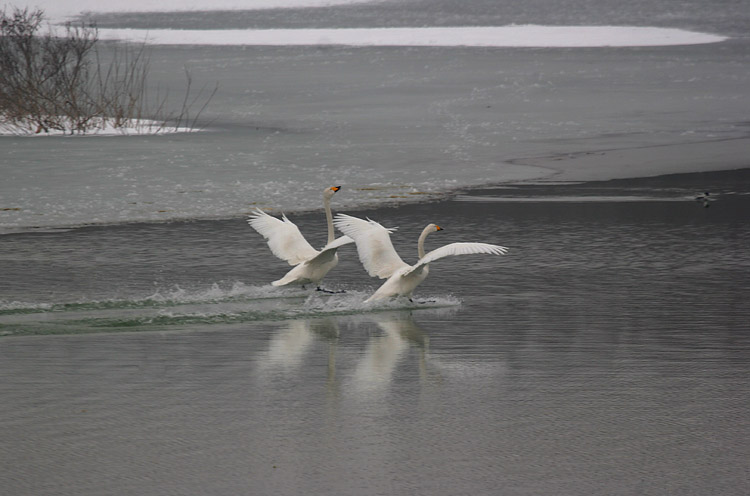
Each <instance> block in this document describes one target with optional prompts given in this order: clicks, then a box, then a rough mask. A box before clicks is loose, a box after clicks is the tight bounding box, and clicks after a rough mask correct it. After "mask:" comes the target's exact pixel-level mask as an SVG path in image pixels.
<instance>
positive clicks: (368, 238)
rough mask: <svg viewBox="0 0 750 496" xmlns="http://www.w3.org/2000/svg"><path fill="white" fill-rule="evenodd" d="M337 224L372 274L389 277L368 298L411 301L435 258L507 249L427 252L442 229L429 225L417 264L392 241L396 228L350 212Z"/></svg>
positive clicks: (473, 246)
mask: <svg viewBox="0 0 750 496" xmlns="http://www.w3.org/2000/svg"><path fill="white" fill-rule="evenodd" d="M334 225H335V226H336V227H337V228H338V229H339V230H340V231H341V232H343V233H344V234H345V235H347V236H349V237H350V238H352V239H353V240H354V242H355V243H356V245H357V253H358V254H359V260H360V261H361V262H362V265H363V266H364V267H365V270H366V271H367V273H368V274H370V276H372V277H379V278H381V279H387V280H386V281H385V282H384V283H383V285H382V286H380V288H378V290H377V291H375V293H374V294H373V295H372V296H370V297H369V298H368V299H367V300H366V301H374V300H380V299H383V298H390V297H393V296H406V297H407V298H409V300H410V301H411V295H412V293H413V292H414V289H415V288H416V287H417V286H419V284H421V283H422V281H424V280H425V278H426V277H427V274H428V273H429V264H430V262H434V261H435V260H439V259H441V258H444V257H449V256H454V255H473V254H481V253H485V254H490V255H503V254H505V253H506V252H507V251H508V249H507V248H506V247H504V246H499V245H492V244H488V243H450V244H447V245H445V246H441V247H440V248H437V249H435V250H432V251H431V252H429V253H425V251H424V243H425V239H426V238H427V235H428V234H430V233H433V232H437V231H442V230H443V229H442V228H441V227H439V226H437V225H435V224H428V225H427V227H425V228H424V230H423V231H422V234H420V235H419V240H418V241H417V253H418V254H419V260H418V261H417V263H415V264H414V265H409V264H407V263H406V262H404V261H403V260H402V259H401V257H400V256H399V255H398V253H397V252H396V250H395V248H394V247H393V243H391V238H390V235H391V233H392V232H393V231H394V230H395V229H393V228H391V229H389V228H386V227H383V226H382V225H380V224H378V223H377V222H375V221H374V220H369V219H368V220H363V219H359V218H357V217H352V216H351V215H346V214H338V215H336V219H335V221H334Z"/></svg>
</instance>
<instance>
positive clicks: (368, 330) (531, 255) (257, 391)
mask: <svg viewBox="0 0 750 496" xmlns="http://www.w3.org/2000/svg"><path fill="white" fill-rule="evenodd" d="M749 179H750V176H748V173H747V170H745V171H737V172H728V173H715V174H697V175H682V176H669V177H664V178H654V179H651V180H642V181H625V182H618V181H616V182H608V183H588V184H583V185H559V186H550V185H540V186H534V185H527V186H521V187H512V188H508V187H502V188H488V189H483V190H475V191H466V192H464V193H461V194H458V195H456V196H454V197H452V198H451V199H449V200H446V201H443V202H439V203H429V204H423V205H415V206H409V207H401V208H386V209H380V210H371V211H363V212H358V213H357V214H358V215H362V216H370V217H372V218H374V219H378V220H381V221H383V222H384V223H386V224H387V225H391V226H393V225H398V226H400V229H399V231H397V233H396V234H395V235H394V243H395V245H396V247H397V249H398V250H399V251H400V252H402V253H403V255H404V257H405V258H406V259H407V260H413V259H414V258H415V254H414V253H413V252H414V251H415V249H414V242H415V239H416V236H417V235H418V233H419V231H420V230H421V227H422V225H423V224H425V223H426V222H429V221H432V222H439V223H440V225H441V226H443V227H444V228H445V231H444V232H440V233H436V234H434V235H432V236H431V237H430V238H428V248H429V247H437V246H440V245H442V244H445V243H448V242H452V241H458V240H481V241H488V242H497V243H501V244H504V245H507V246H508V247H510V249H511V251H510V253H509V254H508V255H506V256H503V257H489V256H474V257H455V258H453V259H445V260H441V261H439V262H436V263H434V264H433V266H432V270H431V274H430V276H429V278H428V279H427V281H426V282H425V283H424V284H423V285H422V286H420V289H419V290H418V293H417V297H418V298H419V299H420V300H421V303H417V304H414V305H409V304H408V303H403V302H402V303H399V304H394V305H390V306H386V307H383V308H380V309H371V308H369V309H368V308H364V307H363V306H362V305H361V300H362V299H364V297H366V296H367V294H369V292H370V291H372V290H373V289H374V288H375V287H376V286H375V282H374V281H372V280H369V278H367V276H366V275H365V273H364V271H363V270H362V269H361V267H360V266H359V265H358V264H357V262H356V260H355V254H354V251H353V250H348V251H346V250H342V262H341V264H340V265H339V267H338V268H337V269H335V271H334V272H332V273H331V274H329V278H328V280H327V285H328V286H329V287H335V288H339V289H347V290H348V292H347V293H345V294H340V295H333V296H318V295H314V294H313V295H310V294H309V293H302V292H282V293H274V292H273V291H271V290H270V288H268V287H266V286H264V284H266V283H267V282H268V281H270V280H273V279H274V278H276V277H278V276H279V274H281V273H283V272H284V271H285V270H286V269H285V268H284V266H283V265H282V264H281V262H280V261H278V260H276V259H275V258H273V257H272V256H271V255H270V253H268V251H267V249H266V247H265V245H264V244H263V243H262V242H261V240H259V239H258V238H259V237H258V236H257V235H256V234H255V233H254V232H252V231H251V230H250V229H249V227H247V226H246V224H245V223H244V221H243V220H241V219H239V220H234V221H203V222H190V223H170V224H150V225H149V224H144V225H126V226H112V227H101V228H98V227H92V228H82V229H76V230H72V231H68V232H57V233H26V234H14V235H5V236H3V237H2V238H0V242H1V243H2V250H0V253H1V254H2V255H1V257H2V258H0V270H2V272H3V274H4V275H5V278H4V284H3V286H2V292H1V293H0V300H3V301H8V300H9V299H11V298H10V297H11V296H15V297H16V300H17V301H20V302H26V304H19V305H17V307H16V308H15V309H11V308H6V309H5V310H4V312H3V313H2V314H0V332H2V334H5V336H4V337H3V338H1V339H0V363H2V367H3V372H4V379H3V381H2V382H1V383H0V397H2V402H0V418H2V419H3V429H2V430H0V460H2V464H0V467H2V468H1V469H0V475H2V477H1V478H2V480H3V487H4V492H5V493H7V494H14V495H27V494H28V495H47V494H49V495H52V494H54V495H61V494H71V495H73V494H75V495H94V494H140V495H149V494H154V495H156V494H159V495H163V494H181V495H185V494H195V495H199V494H200V495H204V494H342V495H343V494H364V495H370V494H373V495H375V494H430V495H439V494H445V495H454V494H510V495H515V494H553V493H554V494H570V495H577V494H654V495H657V494H658V495H661V494H695V495H703V494H737V495H740V494H746V493H747V492H748V489H750V486H749V485H748V475H747V474H748V469H749V468H750V466H749V465H748V460H750V442H748V439H750V432H749V431H748V426H749V425H750V422H749V420H750V419H749V417H748V411H747V404H748V401H749V400H750V387H749V386H748V382H747V373H748V360H750V338H749V337H748V327H747V322H750V305H749V304H748V301H750V299H749V297H750V256H749V255H748V246H750V226H749V225H748V224H749V221H748V217H747V215H746V213H747V212H748V211H749V210H750V209H748V206H749V203H748V202H749V201H750V196H748V193H750V180H749ZM702 189H710V191H712V193H713V195H714V196H716V198H717V199H716V201H715V202H713V203H712V204H711V206H710V208H704V207H703V206H702V205H701V204H700V203H697V202H695V201H694V200H692V199H691V197H692V196H693V195H694V194H695V193H696V192H699V191H700V190H702ZM294 220H295V221H298V223H299V225H301V226H304V227H303V231H304V232H306V233H315V232H317V233H318V234H319V235H321V241H322V235H323V234H324V221H323V218H322V214H320V213H315V214H309V215H301V216H296V217H295V218H294ZM39 264H43V266H44V270H41V269H39ZM178 286H179V288H180V289H177V287H178ZM261 298H265V299H261ZM29 302H34V303H36V305H33V304H31V303H29ZM43 303H46V305H43ZM33 334H41V335H33ZM44 334H47V335H44ZM50 334H55V335H50Z"/></svg>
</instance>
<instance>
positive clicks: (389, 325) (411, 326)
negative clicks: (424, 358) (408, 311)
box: [375, 315, 428, 347]
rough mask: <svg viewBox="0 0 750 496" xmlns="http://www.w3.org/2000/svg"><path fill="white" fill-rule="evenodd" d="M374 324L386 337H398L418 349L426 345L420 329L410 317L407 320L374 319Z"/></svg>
mask: <svg viewBox="0 0 750 496" xmlns="http://www.w3.org/2000/svg"><path fill="white" fill-rule="evenodd" d="M375 324H377V326H378V327H380V329H381V330H382V331H383V332H385V333H386V334H388V335H396V336H399V337H401V338H402V339H404V340H406V341H409V342H411V343H414V344H416V345H418V346H420V347H424V346H425V345H426V344H427V341H428V339H427V336H426V335H425V333H424V331H423V330H422V328H421V327H419V326H418V325H417V324H416V323H415V322H414V319H412V317H411V315H409V316H408V318H386V319H377V318H376V319H375Z"/></svg>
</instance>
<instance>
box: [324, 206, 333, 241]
mask: <svg viewBox="0 0 750 496" xmlns="http://www.w3.org/2000/svg"><path fill="white" fill-rule="evenodd" d="M323 208H324V209H325V211H326V222H327V223H328V242H327V243H326V244H328V243H332V242H333V237H334V232H333V215H332V214H331V200H330V199H329V198H326V197H323Z"/></svg>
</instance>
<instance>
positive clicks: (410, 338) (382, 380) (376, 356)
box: [350, 312, 429, 395]
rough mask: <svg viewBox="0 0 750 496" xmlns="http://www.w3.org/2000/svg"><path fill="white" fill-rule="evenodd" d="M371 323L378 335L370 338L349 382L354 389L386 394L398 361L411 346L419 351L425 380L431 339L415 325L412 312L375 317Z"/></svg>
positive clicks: (421, 371)
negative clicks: (375, 327)
mask: <svg viewBox="0 0 750 496" xmlns="http://www.w3.org/2000/svg"><path fill="white" fill-rule="evenodd" d="M368 320H369V322H372V323H374V324H375V325H376V326H377V328H378V330H379V332H378V333H376V334H373V335H372V336H371V337H370V339H369V342H368V343H367V346H366V347H365V350H364V353H363V355H362V357H361V359H360V360H359V362H358V363H357V366H356V368H355V370H354V374H353V376H352V378H351V382H350V384H351V386H352V389H353V390H355V391H356V392H358V393H364V394H366V395H371V394H375V395H377V393H378V392H384V391H386V390H387V388H388V386H389V385H390V384H391V382H392V380H393V375H394V372H395V370H396V368H397V366H398V364H399V362H400V361H401V359H402V358H403V357H404V355H406V354H407V353H408V351H409V348H410V347H411V346H414V347H415V348H417V350H418V365H419V373H420V374H419V375H420V378H424V377H425V376H426V354H427V349H428V346H429V337H428V336H427V333H425V331H424V330H423V329H422V328H421V327H419V326H418V325H417V324H416V323H415V322H414V318H413V316H412V314H411V312H394V313H382V314H376V315H372V316H370V319H368ZM364 322H367V321H364Z"/></svg>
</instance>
